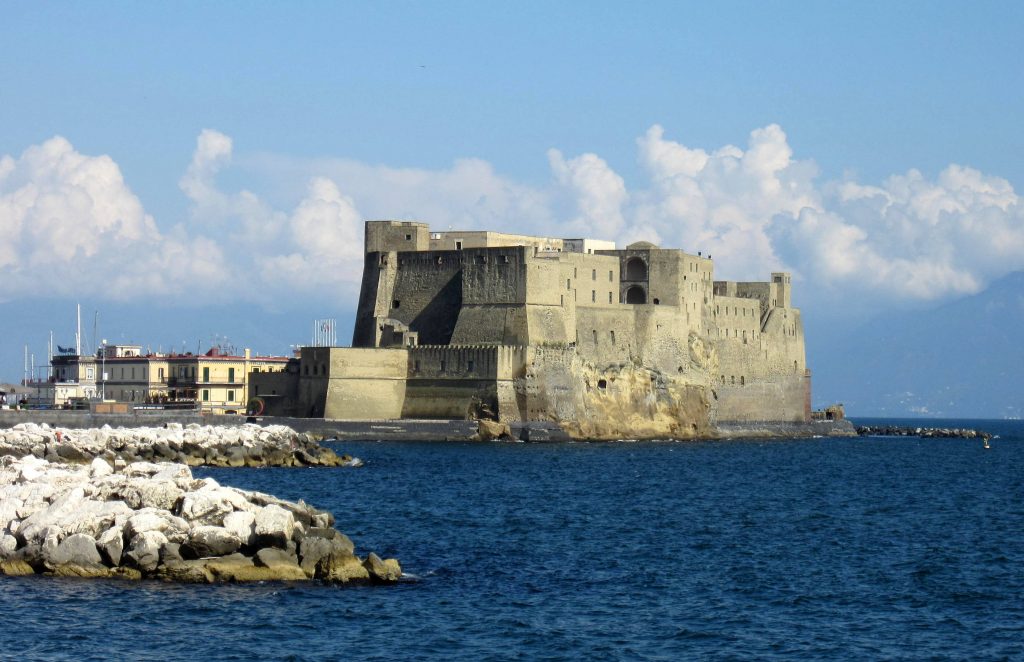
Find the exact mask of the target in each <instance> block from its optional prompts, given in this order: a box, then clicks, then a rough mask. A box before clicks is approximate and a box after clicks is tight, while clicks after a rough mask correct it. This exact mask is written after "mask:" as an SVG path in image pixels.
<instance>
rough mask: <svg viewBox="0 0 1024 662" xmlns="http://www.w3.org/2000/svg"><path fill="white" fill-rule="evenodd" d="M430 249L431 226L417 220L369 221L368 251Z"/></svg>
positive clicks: (367, 225) (367, 223)
mask: <svg viewBox="0 0 1024 662" xmlns="http://www.w3.org/2000/svg"><path fill="white" fill-rule="evenodd" d="M426 250H430V226H429V225H427V224H426V223H418V222H416V221H367V222H366V252H367V253H387V252H389V251H426Z"/></svg>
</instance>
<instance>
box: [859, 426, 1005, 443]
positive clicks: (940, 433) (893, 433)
mask: <svg viewBox="0 0 1024 662" xmlns="http://www.w3.org/2000/svg"><path fill="white" fill-rule="evenodd" d="M857 434H858V435H859V436H861V437H921V438H922V439H933V438H940V439H985V440H988V439H991V438H992V435H991V434H989V433H988V432H984V431H982V430H972V429H970V428H917V427H914V428H912V427H903V426H898V425H858V426H857Z"/></svg>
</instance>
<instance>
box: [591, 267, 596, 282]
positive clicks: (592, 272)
mask: <svg viewBox="0 0 1024 662" xmlns="http://www.w3.org/2000/svg"><path fill="white" fill-rule="evenodd" d="M590 280H597V269H591V270H590Z"/></svg>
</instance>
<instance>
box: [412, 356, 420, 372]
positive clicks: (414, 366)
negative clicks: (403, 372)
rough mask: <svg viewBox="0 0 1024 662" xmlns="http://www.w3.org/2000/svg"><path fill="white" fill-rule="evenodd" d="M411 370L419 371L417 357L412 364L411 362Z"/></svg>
mask: <svg viewBox="0 0 1024 662" xmlns="http://www.w3.org/2000/svg"><path fill="white" fill-rule="evenodd" d="M412 371H413V372H419V371H420V362H419V359H417V360H416V361H414V362H413V364H412Z"/></svg>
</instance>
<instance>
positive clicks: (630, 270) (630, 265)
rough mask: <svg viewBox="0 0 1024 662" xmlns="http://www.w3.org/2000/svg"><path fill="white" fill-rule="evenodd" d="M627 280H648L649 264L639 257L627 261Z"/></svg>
mask: <svg viewBox="0 0 1024 662" xmlns="http://www.w3.org/2000/svg"><path fill="white" fill-rule="evenodd" d="M626 280H647V263H646V262H644V261H643V260H642V259H640V258H638V257H631V258H629V259H628V260H626Z"/></svg>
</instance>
